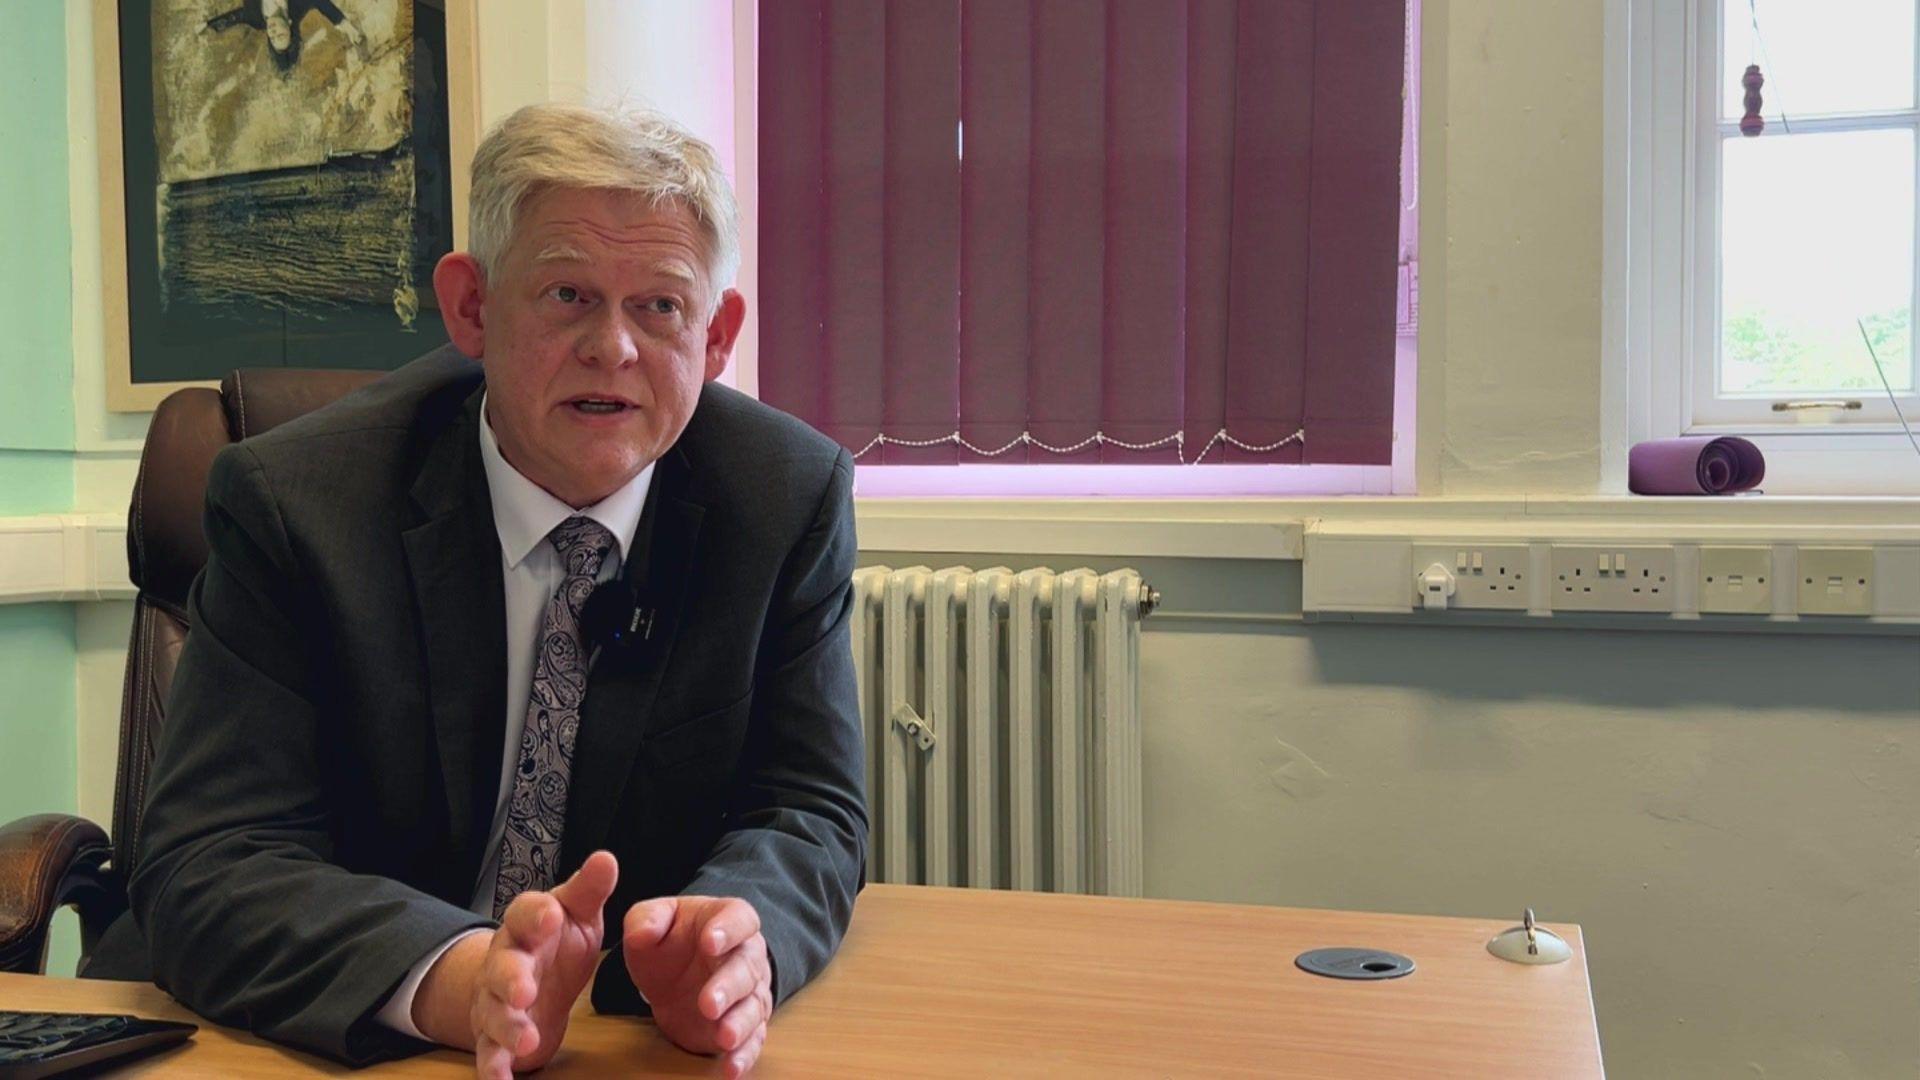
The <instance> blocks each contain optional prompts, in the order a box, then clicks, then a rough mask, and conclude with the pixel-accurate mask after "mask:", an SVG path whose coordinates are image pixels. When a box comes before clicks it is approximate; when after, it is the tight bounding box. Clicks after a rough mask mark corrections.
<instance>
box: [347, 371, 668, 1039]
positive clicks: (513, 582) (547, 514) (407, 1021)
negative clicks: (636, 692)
mask: <svg viewBox="0 0 1920 1080" xmlns="http://www.w3.org/2000/svg"><path fill="white" fill-rule="evenodd" d="M480 456H481V460H482V462H483V463H484V464H485V466H486V473H487V493H488V495H489V496H490V497H491V499H492V501H493V527H494V530H495V531H496V532H498V533H499V534H500V576H501V579H502V580H503V582H504V583H505V586H506V610H507V728H506V741H505V744H504V745H503V746H502V747H501V753H500V789H499V791H498V792H496V793H495V798H494V803H493V807H494V809H493V827H492V829H490V830H489V831H488V833H487V848H486V851H487V858H486V861H485V862H484V863H482V864H481V866H480V879H479V880H478V881H476V882H475V883H474V887H473V897H472V899H471V900H470V901H469V903H468V904H467V907H468V908H470V909H472V910H473V911H475V912H478V913H479V914H482V915H492V914H493V887H494V879H495V878H496V877H498V876H499V872H500V837H501V835H502V834H503V833H504V832H505V831H506V828H507V799H508V797H509V796H510V795H512V794H513V776H514V771H515V769H516V767H517V766H518V764H519V761H520V732H521V729H522V728H524V727H525V726H526V721H527V705H528V702H529V697H530V695H531V694H532V692H533V668H534V663H535V660H536V656H535V645H536V644H537V642H538V640H539V637H540V626H541V623H542V622H543V621H544V620H545V619H546V614H547V605H548V604H549V603H550V602H552V600H553V594H554V592H555V591H556V590H558V589H559V588H560V582H561V581H562V580H563V579H564V577H565V576H566V575H565V567H563V566H562V565H561V564H560V556H559V554H558V553H557V552H555V551H554V550H553V545H552V544H551V543H549V542H548V540H547V534H548V533H550V532H552V531H553V529H554V526H556V525H558V524H560V523H561V522H562V521H565V520H566V519H568V518H569V517H572V516H574V515H575V514H579V515H582V516H584V517H589V518H592V519H593V520H594V521H597V522H599V523H600V524H601V525H604V526H606V529H607V531H608V532H610V533H612V534H613V539H614V543H615V545H616V546H615V548H614V550H613V551H612V552H610V553H609V554H608V556H607V558H606V559H604V560H602V561H601V563H600V577H599V580H600V581H609V580H611V579H613V578H614V577H615V576H616V575H618V574H619V573H620V568H621V566H623V565H624V564H625V563H626V558H627V552H628V551H629V550H630V549H631V548H632V545H633V533H634V530H635V529H636V528H637V527H638V526H639V524H640V511H641V509H642V508H643V507H644V506H645V505H646V501H647V488H648V486H649V485H651V484H652V483H653V466H652V465H648V466H647V467H646V468H644V469H642V470H640V474H639V475H638V476H635V477H634V478H633V479H632V480H629V481H627V483H626V485H625V486H624V487H622V488H620V489H619V490H618V491H615V492H614V493H613V494H611V495H609V496H607V497H606V498H604V499H602V500H600V501H599V502H597V503H595V504H593V505H592V506H589V507H587V508H585V509H583V510H575V509H574V508H573V507H571V506H568V505H567V504H566V503H564V502H561V501H560V500H559V499H556V498H554V497H553V496H552V495H551V494H549V493H548V492H547V491H546V489H544V488H542V487H541V486H540V485H538V484H536V483H534V482H533V481H531V480H529V479H527V478H526V477H525V476H523V475H521V473H520V471H519V470H517V469H515V468H514V467H513V466H512V465H509V464H508V463H507V459H506V458H504V457H502V456H501V455H500V445H499V443H498V441H496V440H495V439H494V437H493V425H491V424H490V423H488V422H487V410H486V401H485V399H482V401H481V404H480ZM483 933H487V931H485V930H468V931H466V932H465V933H461V934H456V935H454V936H453V937H451V938H449V939H447V940H446V941H445V942H443V943H441V944H440V946H439V947H438V948H435V949H434V950H433V951H432V952H430V953H428V954H427V955H426V956H425V957H423V958H421V960H420V962H419V963H417V964H415V965H413V968H412V970H410V971H408V972H407V977H406V978H405V979H403V980H401V983H400V986H399V988H398V989H396V990H395V991H394V992H393V996H392V997H390V998H388V999H387V1003H386V1004H385V1005H384V1006H382V1007H381V1009H380V1015H379V1020H380V1022H381V1023H383V1024H385V1025H387V1026H388V1027H390V1028H392V1029H394V1030H395V1031H398V1032H401V1033H402V1034H405V1035H411V1036H413V1037H414V1038H416V1039H419V1038H425V1036H423V1035H422V1034H420V1029H418V1028H416V1027H415V1026H414V1024H413V997H414V994H415V993H417V992H418V991H419V989H420V981H421V980H422V979H423V978H425V977H426V974H427V969H429V968H431V967H433V965H434V962H435V961H437V960H439V959H440V957H441V955H442V954H444V953H445V952H446V951H447V950H448V949H450V948H452V947H453V945H454V943H455V942H457V941H459V940H460V939H461V938H464V937H466V936H468V935H469V934H483Z"/></svg>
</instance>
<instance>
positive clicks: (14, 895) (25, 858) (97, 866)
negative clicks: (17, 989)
mask: <svg viewBox="0 0 1920 1080" xmlns="http://www.w3.org/2000/svg"><path fill="white" fill-rule="evenodd" d="M112 851H113V848H112V846H111V845H109V844H108V843H107V834H106V831H105V830H103V829H101V828H100V826H98V825H95V824H94V823H93V822H91V821H88V820H87V819H86V818H81V817H74V816H72V815H70V814H35V815H33V816H32V817H24V818H21V819H19V820H18V821H11V822H8V823H7V824H5V825H0V971H8V972H24V973H28V974H35V975H38V974H43V973H44V972H45V971H46V963H47V927H48V925H49V924H50V923H52V921H53V913H54V912H55V911H58V910H59V909H60V908H62V907H64V906H66V905H67V904H72V903H79V904H82V905H84V906H92V905H95V904H98V903H100V902H101V901H102V900H104V899H106V898H107V897H110V896H111V895H112V894H113V892H114V888H113V883H112V881H111V874H110V873H109V872H108V871H107V870H106V862H107V857H108V856H109V855H110V854H111V853H112Z"/></svg>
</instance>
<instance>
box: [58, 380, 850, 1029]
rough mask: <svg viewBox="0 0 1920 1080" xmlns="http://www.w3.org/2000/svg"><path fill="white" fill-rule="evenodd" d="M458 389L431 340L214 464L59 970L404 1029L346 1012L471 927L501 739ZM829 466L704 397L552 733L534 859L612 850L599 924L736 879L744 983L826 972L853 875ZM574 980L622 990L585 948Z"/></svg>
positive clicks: (481, 519)
mask: <svg viewBox="0 0 1920 1080" xmlns="http://www.w3.org/2000/svg"><path fill="white" fill-rule="evenodd" d="M481 385H482V380H481V372H480V368H479V366H478V365H476V364H474V363H472V362H471V361H469V360H467V359H465V358H464V357H462V356H460V355H459V354H458V353H455V352H453V351H452V350H451V349H443V350H440V351H438V352H435V353H431V354H429V355H427V356H425V357H422V358H421V359H419V360H416V361H414V362H413V363H411V364H409V365H407V366H406V367H404V368H402V369H401V370H399V371H398V372H395V373H394V374H393V375H391V376H389V377H387V378H385V379H382V380H381V381H379V382H377V383H375V384H373V385H372V386H370V387H367V388H366V389H364V390H361V391H359V392H356V393H354V394H352V395H351V396H349V397H347V398H344V399H342V400H341V401H339V402H338V403H336V404H334V405H332V406H330V407H328V408H325V409H322V410H320V411H318V412H316V413H313V414H311V415H309V416H307V417H304V418H302V419H299V420H296V421H293V422H291V423H288V424H286V425H284V426H282V427H279V428H277V429H275V430H273V431H271V432H268V433H267V434H264V435H261V436H259V437H257V438H253V439H248V440H246V441H245V442H242V443H240V444H238V445H236V446H233V447H230V448H229V449H227V450H226V451H224V452H223V453H222V454H221V455H220V457H219V459H218V460H217V461H216V462H215V463H214V467H213V472H212V477H211V479H210V481H209V484H208V492H207V512H206V531H207V538H208V541H209V543H210V546H211V549H212V554H211V556H210V557H209V559H208V561H207V566H206V569H205V571H204V572H203V573H202V574H201V576H200V578H199V580H198V581H197V582H196V584H195V586H194V589H193V592H192V595H191V597H190V600H189V605H190V613H191V617H192V626H193V631H192V634H191V635H190V636H189V638H188V640H187V644H186V648H185V651H184V653H183V654H182V656H181V659H180V667H179V673H178V676H177V678H176V681H175V683H174V687H173V693H172V697H171V699H170V701H169V709H168V716H167V723H166V727H165V730H164V732H163V733H162V735H161V740H160V746H159V749H158V752H157V756H156V758H155V761H154V765H153V777H152V783H151V789H150V790H151V794H150V796H149V801H148V805H147V810H146V816H145V822H144V825H143V831H142V835H141V836H140V837H139V838H138V844H137V851H138V862H137V865H136V867H135V868H134V872H133V875H132V878H131V883H130V889H129V891H130V894H131V900H132V912H131V915H132V925H130V926H117V927H116V928H115V929H114V930H113V931H110V932H109V933H108V934H107V935H106V936H105V938H104V939H103V941H102V943H101V946H100V948H99V950H98V956H97V958H96V960H95V962H93V963H92V964H91V965H90V967H89V971H88V973H89V974H106V975H122V976H124V975H127V974H129V973H134V974H138V973H143V972H146V971H150V973H151V976H152V978H153V980H154V981H155V982H157V983H159V984H160V985H161V986H162V987H164V988H165V989H167V990H168V991H170V992H171V993H173V994H174V996H175V997H177V998H179V999H180V1000H181V1001H183V1002H185V1003H186V1004H187V1005H189V1006H191V1007H192V1008H194V1009H195V1010H196V1011H198V1012H200V1013H202V1014H204V1015H206V1016H208V1017H209V1018H211V1019H213V1020H216V1021H219V1022H221V1023H226V1024H234V1025H239V1026H242V1027H247V1028H251V1029H253V1030H255V1031H258V1032H259V1033H261V1034H263V1035H265V1036H267V1037H269V1038H273V1039H277V1040H280V1041H283V1042H287V1043H291V1044H294V1045H296V1046H300V1047H303V1048H306V1049H311V1050H316V1051H319V1052H320V1053H323V1054H326V1055H329V1056H331V1057H334V1058H338V1059H340V1060H343V1061H347V1062H351V1063H363V1062H368V1061H373V1060H378V1059H381V1058H385V1057H391V1056H395V1055H398V1054H402V1053H406V1052H409V1051H411V1050H417V1049H420V1048H421V1047H422V1045H423V1044H420V1043H417V1042H414V1041H413V1040H409V1039H406V1038H404V1037H402V1036H399V1035H397V1034H394V1033H393V1032H391V1031H390V1030H388V1029H387V1028H385V1027H384V1026H382V1025H381V1024H379V1023H378V1022H377V1021H376V1020H374V1019H373V1013H374V1012H375V1011H376V1010H377V1009H378V1007H379V1006H380V1005H381V1004H382V1003H384V1001H385V1000H386V998H387V997H388V996H389V995H390V994H391V993H392V992H393V990H394V988H395V986H396V985H397V984H398V983H399V982H400V980H401V978H402V977H403V976H404V975H405V973H406V972H407V970H408V968H409V967H410V966H411V965H412V964H414V963H415V962H416V961H417V960H419V959H420V958H421V957H422V956H423V955H424V954H425V953H427V952H428V951H429V950H430V949H432V948H433V947H434V946H435V945H436V944H438V943H439V942H441V941H443V940H445V939H446V938H447V937H449V936H450V935H452V934H454V933H457V932H459V931H461V930H463V929H466V928H468V927H473V926H480V925H486V924H487V920H485V919H482V918H481V917H479V916H476V915H474V914H473V913H472V912H470V911H467V910H466V909H465V908H464V907H463V905H464V904H465V903H466V902H467V901H468V900H469V899H470V897H471V895H472V892H473V889H474V885H475V880H476V878H477V877H478V874H479V870H480V866H481V863H482V861H483V859H484V857H485V855H486V854H487V853H486V852H485V851H484V850H483V849H484V847H485V846H486V841H487V834H488V827H489V823H490V822H491V820H492V816H493V812H494V797H495V793H496V790H497V784H498V782H499V777H500V772H501V768H502V761H501V744H502V742H503V740H504V738H505V734H504V717H505V712H506V706H507V702H506V690H505V686H506V628H505V616H504V612H503V598H502V584H501V570H500V549H499V540H498V537H497V535H496V533H495V530H494V523H493V511H492V507H491V504H490V502H489V499H488V495H487V486H486V480H485V476H484V473H483V471H482V466H481V458H480V449H479V441H478V432H477V430H476V424H477V423H478V411H479V400H480V389H481ZM852 479H853V465H852V461H851V459H850V458H849V456H848V455H847V453H846V451H844V450H842V449H840V448H839V447H838V446H836V445H834V444H833V443H832V442H830V441H828V440H827V439H826V438H824V437H822V436H821V435H819V434H818V433H816V432H814V431H813V430H812V429H810V428H808V427H806V426H805V425H803V424H801V423H800V422H799V421H797V420H795V419H793V418H792V417H789V416H787V415H785V414H783V413H780V412H777V411H775V410H774V409H771V408H768V407H766V406H763V405H761V404H759V403H758V402H756V401H753V400H752V399H750V398H748V397H745V396H743V395H741V394H738V393H736V392H734V391H731V390H728V389H727V388H725V387H721V386H717V385H712V384H709V385H708V386H707V388H706V389H705V391H704V392H703V393H702V395H701V399H700V404H699V406H698V408H697V409H696V410H695V413H694V416H693V419H692V421H691V422H690V423H689V424H688V426H687V429H686V431H685V433H684V434H682V436H681V437H680V439H679V441H678V442H677V443H676V444H675V446H674V448H673V449H672V450H671V451H669V452H668V454H667V455H666V456H665V457H663V458H662V459H661V460H660V463H659V467H658V468H657V469H656V471H655V475H654V480H653V484H654V494H653V495H652V497H651V498H650V500H649V501H650V503H652V504H653V505H652V506H651V508H650V509H649V511H648V520H643V521H642V524H641V528H640V530H639V532H638V533H636V536H635V542H634V545H633V551H632V552H631V555H630V558H629V560H628V564H627V566H626V567H625V568H624V574H625V575H626V576H625V580H626V581H627V583H628V585H629V587H630V588H633V589H636V590H640V591H642V592H644V593H645V594H646V595H647V597H648V599H649V602H650V603H651V604H652V605H653V606H655V607H656V608H657V609H658V612H659V614H658V616H657V619H656V622H655V626H654V630H653V634H652V638H651V640H650V641H648V642H646V643H645V644H644V645H642V646H640V647H636V648H631V649H614V648H608V649H605V650H603V651H602V652H601V654H600V656H599V658H598V659H597V660H596V662H595V663H594V666H593V669H592V672H591V675H590V678H589V681H588V689H587V697H586V704H585V706H584V708H583V711H582V716H581V726H580V732H579V736H578V742H577V744H576V749H575V753H574V764H573V775H572V786H571V791H570V797H569V800H568V808H567V820H566V833H565V839H564V842H563V847H562V851H561V864H560V872H561V873H562V874H563V875H565V874H570V873H571V872H572V871H573V869H574V868H575V867H577V866H578V865H579V864H580V862H581V861H582V860H583V859H584V858H585V857H586V856H587V855H588V854H589V853H591V852H592V851H594V850H595V849H597V848H601V847H605V848H608V849H609V850H611V851H612V852H613V853H614V854H615V855H616V856H617V857H618V858H619V860H620V883H619V887H618V889H617V890H616V891H615V892H614V895H613V898H612V900H611V901H610V902H609V903H608V905H607V911H606V918H607V928H608V934H609V938H610V941H612V942H615V943H617V939H618V935H619V927H620V920H621V917H622V916H623V915H624V913H625V911H626V909H627V907H628V906H629V905H631V904H633V903H634V902H636V901H638V900H641V899H645V898H647V897H649V896H657V895H664V894H675V893H694V894H717V895H727V896H739V897H743V898H745V899H747V900H748V901H750V902H752V903H753V905H754V907H755V908H756V909H758V911H759V913H760V916H761V919H762V921H763V923H764V927H765V935H766V939H767V945H768V949H769V951H770V953H771V956H772V960H773V967H774V991H775V998H776V1000H784V999H785V998H786V997H788V996H789V995H791V994H792V993H793V992H794V991H795V990H796V989H798V988H799V987H801V986H802V985H804V984H805V983H806V982H807V981H808V980H809V979H811V978H812V977H813V976H814V975H815V974H817V973H818V972H819V971H820V969H821V968H822V966H823V965H825V964H826V962H827V961H828V959H829V958H830V957H831V955H832V954H833V952H834V950H835V948H837V946H838V944H839V941H840V937H841V935H842V933H843V932H844V931H845V928H846V925H847V920H848V917H849V915H850V913H851V910H852V906H853V899H854V896H855V894H856V893H857V892H858V891H859V889H860V886H861V884H862V882H863V865H864V861H865V851H866V843H867V810H866V804H865V799H864V795H863V790H862V789H863V775H864V764H863V760H864V759H863V755H862V752H861V733H860V726H859V719H858V706H857V703H856V694H855V685H854V673H853V661H852V653H851V650H850V648H849V642H848V622H847V618H848V611H849V605H850V603H851V585H850V577H851V574H852V570H853V563H854V550H855V545H854V533H853V503H852ZM649 535H650V536H651V544H650V546H649V545H648V543H647V540H646V538H647V537H648V536H649ZM124 921H125V920H123V922H124ZM143 939H144V940H143ZM142 960H145V961H146V963H145V964H142V963H140V961H142ZM593 1000H594V1004H595V1005H596V1006H597V1007H598V1008H600V1009H601V1010H602V1011H614V1012H639V1011H642V1010H643V1009H644V1006H643V1004H642V1003H641V1002H640V1000H639V996H638V994H637V993H636V992H635V991H634V989H633V986H632V983H631V982H630V980H629V979H628V978H627V975H626V970H625V966H624V964H623V963H622V962H621V957H620V954H619V952H618V951H617V950H616V951H615V952H613V953H612V954H611V955H610V956H609V957H608V959H607V961H606V962H605V963H604V964H603V965H602V966H601V969H600V972H599V975H598V977H597V978H596V980H595V984H594V989H593Z"/></svg>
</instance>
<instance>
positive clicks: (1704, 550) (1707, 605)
mask: <svg viewBox="0 0 1920 1080" xmlns="http://www.w3.org/2000/svg"><path fill="white" fill-rule="evenodd" d="M1772 579H1773V549H1772V548H1768V547H1705V546H1703V547H1701V549H1700V612H1701V614H1703V615H1771V614H1772V613H1773V581H1772Z"/></svg>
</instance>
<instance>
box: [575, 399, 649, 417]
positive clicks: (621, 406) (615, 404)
mask: <svg viewBox="0 0 1920 1080" xmlns="http://www.w3.org/2000/svg"><path fill="white" fill-rule="evenodd" d="M567 405H568V407H570V408H572V409H573V410H574V411H576V412H582V413H587V414H589V415H593V416H608V415H611V414H613V413H620V412H626V411H627V410H628V409H632V408H637V407H638V406H636V405H634V404H633V403H631V402H628V401H625V400H622V399H620V398H605V397H577V398H574V399H573V400H571V401H569V402H567Z"/></svg>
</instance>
